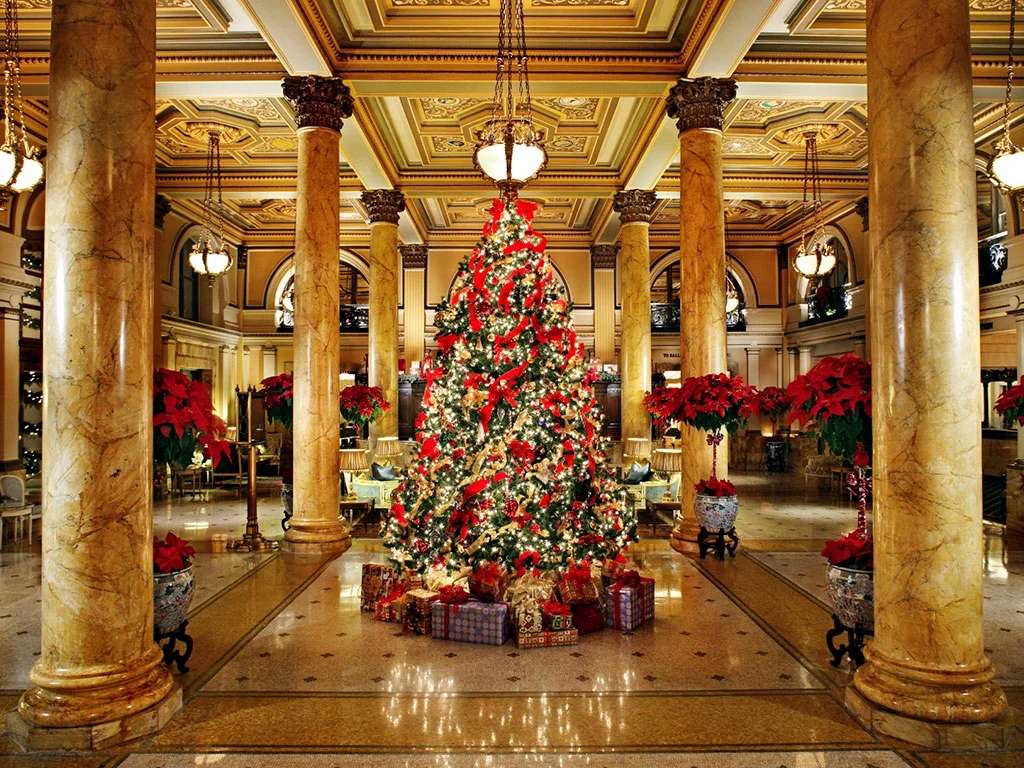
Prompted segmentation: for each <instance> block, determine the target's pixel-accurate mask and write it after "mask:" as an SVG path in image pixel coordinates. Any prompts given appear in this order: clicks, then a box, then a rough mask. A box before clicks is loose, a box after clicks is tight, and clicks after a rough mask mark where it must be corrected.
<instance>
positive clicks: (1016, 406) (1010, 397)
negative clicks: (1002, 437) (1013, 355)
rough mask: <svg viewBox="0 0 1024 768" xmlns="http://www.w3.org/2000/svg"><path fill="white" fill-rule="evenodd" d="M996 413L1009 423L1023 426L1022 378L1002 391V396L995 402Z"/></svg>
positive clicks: (1023, 381)
mask: <svg viewBox="0 0 1024 768" xmlns="http://www.w3.org/2000/svg"><path fill="white" fill-rule="evenodd" d="M996 413H998V414H999V415H1000V416H1003V417H1004V418H1006V419H1008V420H1009V421H1010V422H1014V421H1015V422H1017V423H1018V424H1021V425H1024V376H1021V377H1020V381H1018V382H1017V383H1016V384H1014V385H1013V386H1010V387H1007V388H1006V389H1004V390H1003V394H1001V395H1000V396H999V399H998V400H996Z"/></svg>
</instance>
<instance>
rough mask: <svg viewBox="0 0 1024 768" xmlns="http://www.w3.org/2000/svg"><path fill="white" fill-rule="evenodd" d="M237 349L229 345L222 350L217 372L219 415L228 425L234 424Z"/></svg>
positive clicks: (223, 346) (222, 347)
mask: <svg viewBox="0 0 1024 768" xmlns="http://www.w3.org/2000/svg"><path fill="white" fill-rule="evenodd" d="M234 381H235V348H234V347H229V346H228V345H227V344H223V345H221V348H220V370H219V371H218V372H217V391H218V393H219V394H218V400H219V401H220V402H218V404H217V413H218V414H219V415H220V416H222V417H223V418H224V420H225V421H226V422H227V423H228V424H233V423H234V422H233V421H232V419H233V417H234V408H233V406H232V401H233V400H234V399H235V387H234Z"/></svg>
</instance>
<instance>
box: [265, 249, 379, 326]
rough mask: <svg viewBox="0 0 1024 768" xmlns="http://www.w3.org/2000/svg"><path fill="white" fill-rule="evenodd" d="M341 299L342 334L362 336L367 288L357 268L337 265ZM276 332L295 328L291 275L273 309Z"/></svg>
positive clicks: (365, 316) (367, 323) (366, 321)
mask: <svg viewBox="0 0 1024 768" xmlns="http://www.w3.org/2000/svg"><path fill="white" fill-rule="evenodd" d="M338 294H339V296H340V298H341V306H340V309H339V317H338V323H339V326H340V328H341V331H342V333H366V332H367V331H368V330H369V327H370V324H369V317H370V313H369V303H370V286H369V283H367V282H366V278H364V277H363V275H362V273H360V272H359V270H358V269H356V268H355V267H353V266H352V265H350V264H345V263H344V262H342V264H341V273H340V276H339V280H338ZM275 320H276V322H277V330H279V331H290V330H292V328H294V327H295V273H294V271H293V272H292V273H291V274H290V275H288V278H287V279H286V280H285V281H284V283H283V284H282V288H281V290H280V292H279V294H278V299H277V306H276V307H275Z"/></svg>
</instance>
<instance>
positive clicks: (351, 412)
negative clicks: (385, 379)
mask: <svg viewBox="0 0 1024 768" xmlns="http://www.w3.org/2000/svg"><path fill="white" fill-rule="evenodd" d="M339 404H340V407H341V415H342V417H343V418H345V419H346V420H347V421H351V422H354V423H356V424H372V423H373V422H375V421H376V420H377V419H379V418H380V417H381V416H383V415H384V411H386V410H388V409H389V408H390V407H391V404H390V403H388V401H387V400H386V399H385V397H384V390H382V389H381V388H380V387H364V386H361V385H353V386H351V387H345V389H343V390H341V394H340V396H339Z"/></svg>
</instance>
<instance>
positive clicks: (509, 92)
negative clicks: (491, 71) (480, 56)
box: [473, 0, 547, 199]
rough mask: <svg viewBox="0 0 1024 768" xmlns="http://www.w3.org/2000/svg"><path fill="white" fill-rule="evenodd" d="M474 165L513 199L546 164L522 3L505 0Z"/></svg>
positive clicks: (504, 195) (504, 193) (507, 196)
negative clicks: (488, 104)
mask: <svg viewBox="0 0 1024 768" xmlns="http://www.w3.org/2000/svg"><path fill="white" fill-rule="evenodd" d="M473 163H474V165H475V166H476V167H477V168H478V169H479V170H480V171H481V172H482V173H483V174H484V175H485V176H487V177H488V178H489V179H491V181H493V182H494V183H495V185H497V187H498V189H500V190H501V194H502V196H503V197H505V198H506V199H514V198H515V197H517V196H518V194H519V190H520V189H522V188H523V186H525V185H526V183H527V182H528V181H530V180H531V179H533V178H535V177H536V176H537V174H538V173H540V172H541V170H542V169H543V168H544V166H545V164H546V163H547V152H546V151H545V150H544V143H543V141H542V137H541V134H540V132H539V131H538V130H537V128H536V127H535V126H534V124H533V110H532V106H531V103H530V71H529V62H528V59H527V56H526V25H525V22H524V21H523V0H501V9H500V13H499V18H498V55H497V60H496V67H495V76H494V100H493V102H492V104H491V117H490V119H489V120H488V121H487V123H486V124H485V125H484V127H483V128H482V129H481V130H480V131H479V133H478V134H477V145H476V151H475V153H474V155H473Z"/></svg>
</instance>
